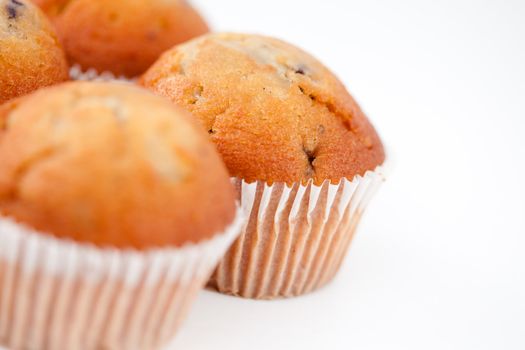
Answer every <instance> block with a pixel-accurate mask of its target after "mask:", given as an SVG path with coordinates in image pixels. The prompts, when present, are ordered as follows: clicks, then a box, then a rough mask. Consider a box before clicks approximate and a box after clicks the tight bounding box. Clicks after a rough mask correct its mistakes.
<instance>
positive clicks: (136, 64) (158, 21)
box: [35, 0, 208, 77]
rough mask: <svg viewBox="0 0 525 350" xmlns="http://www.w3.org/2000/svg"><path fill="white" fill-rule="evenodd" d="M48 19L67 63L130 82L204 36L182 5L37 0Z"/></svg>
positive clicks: (149, 0) (177, 1) (174, 0)
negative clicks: (166, 55) (178, 47)
mask: <svg viewBox="0 0 525 350" xmlns="http://www.w3.org/2000/svg"><path fill="white" fill-rule="evenodd" d="M35 2H36V3H37V4H38V5H39V6H41V8H42V9H43V10H44V11H45V12H46V13H47V14H48V15H49V16H50V17H51V19H52V21H53V23H54V24H55V26H56V28H57V31H58V34H59V36H60V38H61V40H62V42H63V44H64V47H65V49H66V52H67V55H68V58H69V60H70V61H71V63H78V64H80V65H81V67H82V68H83V69H85V70H86V69H89V68H95V69H96V70H98V71H99V72H103V71H110V72H112V73H114V74H116V75H124V76H128V77H134V76H137V75H139V74H141V73H143V72H144V71H145V70H146V69H148V68H149V67H150V66H151V64H153V62H155V60H156V59H157V58H158V57H159V56H160V54H161V53H162V52H164V51H166V50H167V49H169V48H171V47H172V46H173V45H175V44H179V43H182V42H184V41H186V40H189V39H191V38H193V37H196V36H198V35H201V34H204V33H206V32H207V31H208V26H207V25H206V23H205V21H204V20H203V19H202V18H201V16H200V15H199V14H198V13H197V12H196V11H195V9H193V8H192V7H191V6H190V5H189V4H188V3H187V2H186V1H184V0H119V1H108V0H35Z"/></svg>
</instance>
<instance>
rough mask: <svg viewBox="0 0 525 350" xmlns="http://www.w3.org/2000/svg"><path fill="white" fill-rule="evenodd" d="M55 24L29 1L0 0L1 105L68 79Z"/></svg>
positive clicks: (65, 62)
mask: <svg viewBox="0 0 525 350" xmlns="http://www.w3.org/2000/svg"><path fill="white" fill-rule="evenodd" d="M68 73H69V68H68V65H67V61H66V58H65V55H64V51H63V50H62V47H61V46H60V44H59V42H58V40H57V36H56V34H55V32H54V29H53V27H52V25H51V24H50V23H49V21H48V19H47V18H46V16H45V15H44V14H43V13H42V11H40V9H38V8H37V7H36V6H34V5H33V4H32V3H31V2H30V1H27V0H0V104H1V103H3V102H5V101H8V100H10V99H12V98H15V97H18V96H22V95H25V94H27V93H30V92H32V91H34V90H36V89H38V88H41V87H44V86H49V85H53V84H56V83H59V82H62V81H65V80H67V79H68Z"/></svg>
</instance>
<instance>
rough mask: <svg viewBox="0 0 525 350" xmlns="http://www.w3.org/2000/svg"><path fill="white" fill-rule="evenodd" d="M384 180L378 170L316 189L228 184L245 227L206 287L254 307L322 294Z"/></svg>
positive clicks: (275, 185) (316, 187)
mask: <svg viewBox="0 0 525 350" xmlns="http://www.w3.org/2000/svg"><path fill="white" fill-rule="evenodd" d="M384 180H385V177H384V167H383V166H379V167H378V168H376V169H375V171H368V172H367V173H366V174H365V175H364V176H356V177H355V178H354V179H353V180H352V181H349V180H347V179H343V180H341V181H340V183H339V184H331V183H330V182H329V181H325V182H324V183H323V184H322V185H321V186H316V185H314V184H312V183H311V182H310V183H308V184H307V185H306V186H304V185H301V184H294V185H293V186H291V187H289V186H287V185H286V184H284V183H275V184H273V185H267V184H266V183H265V182H262V181H259V182H254V183H251V184H249V183H246V182H244V181H243V180H241V179H233V182H234V185H235V187H236V188H237V190H238V193H239V199H240V202H241V207H242V209H243V211H244V213H245V217H246V220H247V221H245V223H244V226H243V228H242V233H241V236H240V237H239V238H238V239H237V241H236V242H235V243H234V244H233V245H232V247H231V248H230V250H229V251H228V253H226V256H225V257H224V258H223V259H222V260H221V262H220V263H219V265H218V267H217V269H216V271H215V272H214V274H213V275H212V277H211V279H210V281H209V283H208V286H209V287H211V288H214V289H216V290H217V291H219V292H221V293H225V294H232V295H236V296H241V297H246V298H255V299H273V298H282V297H292V296H297V295H301V294H305V293H309V292H311V291H314V290H316V289H318V288H320V287H322V286H324V285H325V284H327V283H328V282H330V281H331V280H332V279H333V277H334V276H335V274H336V273H337V271H338V270H339V267H340V266H341V263H342V261H343V259H344V257H345V255H346V252H347V250H348V247H349V245H350V243H351V241H352V238H353V236H354V233H355V231H356V228H357V225H358V224H359V221H360V219H361V216H362V214H363V211H364V210H365V208H366V206H367V204H368V203H369V201H370V199H371V198H372V197H373V195H374V193H375V192H376V190H377V189H378V187H379V186H380V184H381V183H382V182H383V181H384Z"/></svg>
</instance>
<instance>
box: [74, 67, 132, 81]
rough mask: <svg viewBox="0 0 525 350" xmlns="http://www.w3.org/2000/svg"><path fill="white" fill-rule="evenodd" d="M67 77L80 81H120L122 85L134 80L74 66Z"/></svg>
mask: <svg viewBox="0 0 525 350" xmlns="http://www.w3.org/2000/svg"><path fill="white" fill-rule="evenodd" d="M69 77H70V78H71V80H80V81H120V82H123V83H132V82H133V81H134V80H133V79H131V78H126V77H125V76H119V77H117V76H115V75H114V74H113V73H111V72H101V73H100V72H98V71H97V70H96V69H94V68H91V69H87V70H83V69H82V67H80V65H78V64H75V65H73V66H72V67H71V69H70V70H69Z"/></svg>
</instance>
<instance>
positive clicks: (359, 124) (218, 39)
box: [140, 34, 385, 184]
mask: <svg viewBox="0 0 525 350" xmlns="http://www.w3.org/2000/svg"><path fill="white" fill-rule="evenodd" d="M140 83H141V84H142V85H143V86H145V87H146V88H148V89H151V90H152V91H154V92H155V93H157V94H159V95H162V96H165V97H167V98H169V99H170V100H171V101H172V102H174V103H175V104H177V105H179V106H182V107H184V108H186V109H188V110H189V111H191V112H192V113H193V115H195V116H196V117H198V119H200V121H201V122H202V124H203V125H204V127H205V128H206V130H208V133H209V135H210V137H211V139H212V140H213V141H214V143H215V145H216V146H217V148H218V150H219V152H220V153H221V155H222V157H223V159H224V161H225V163H226V165H227V167H228V169H229V171H230V175H231V176H235V177H239V178H242V179H245V180H247V181H249V182H252V181H256V180H263V181H266V182H269V183H273V182H286V183H293V182H306V181H308V180H309V179H313V181H314V182H315V183H316V184H320V183H322V182H323V181H325V180H331V181H333V182H338V181H339V180H340V179H341V178H348V179H352V178H353V177H354V176H356V175H363V174H364V173H365V172H366V171H367V170H374V169H375V168H376V167H377V166H378V165H380V164H382V163H383V161H384V159H385V154H384V150H383V145H382V143H381V141H380V139H379V136H378V134H377V133H376V131H375V129H374V127H373V126H372V125H371V123H370V122H369V121H368V119H367V117H366V116H365V115H364V113H363V112H362V110H361V109H360V107H359V106H358V104H357V103H356V102H355V100H354V99H353V98H352V96H351V95H350V94H349V93H348V91H347V90H346V88H345V87H344V85H343V84H342V83H341V82H340V81H339V80H338V78H337V77H336V76H335V75H334V74H333V73H331V72H330V71H329V70H328V69H327V68H326V67H325V66H323V65H322V64H321V63H320V62H319V61H318V60H316V59H315V58H313V57H312V56H311V55H309V54H307V53H305V52H304V51H302V50H300V49H298V48H296V47H294V46H292V45H290V44H287V43H285V42H283V41H280V40H277V39H273V38H269V37H263V36H258V35H244V34H209V35H206V36H203V37H201V38H198V39H195V40H192V41H191V42H188V43H186V44H183V45H179V46H177V47H175V48H173V49H172V50H170V51H168V52H167V53H165V54H164V55H163V56H162V57H161V58H160V59H159V60H158V61H157V62H156V63H155V64H154V65H153V66H152V67H151V68H150V69H149V70H148V71H147V72H146V73H145V74H144V75H143V76H142V78H141V80H140Z"/></svg>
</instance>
